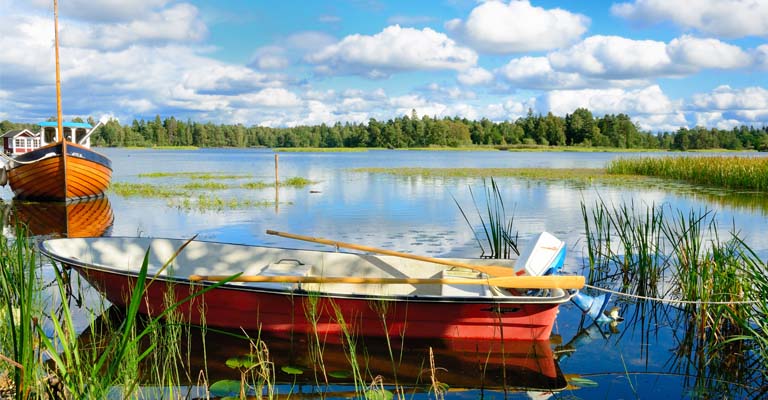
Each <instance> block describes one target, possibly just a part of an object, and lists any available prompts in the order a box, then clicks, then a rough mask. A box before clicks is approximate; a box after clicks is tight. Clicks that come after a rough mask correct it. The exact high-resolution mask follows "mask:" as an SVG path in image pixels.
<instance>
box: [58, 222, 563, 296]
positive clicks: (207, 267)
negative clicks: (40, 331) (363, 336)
mask: <svg viewBox="0 0 768 400" xmlns="http://www.w3.org/2000/svg"><path fill="white" fill-rule="evenodd" d="M184 243H185V241H184V240H180V239H152V238H114V237H110V238H83V239H77V240H75V239H69V240H66V241H57V240H50V241H47V242H46V246H47V250H50V251H49V253H53V254H58V255H66V258H68V259H69V260H70V261H74V262H75V263H81V264H83V265H84V266H89V267H91V268H93V267H96V268H99V269H105V270H111V271H115V270H117V269H119V271H120V272H121V273H128V274H138V271H139V269H140V267H141V264H142V260H143V258H144V255H145V252H146V251H147V249H150V258H149V271H148V273H149V275H150V276H152V275H156V274H158V272H159V271H160V270H161V267H162V266H163V265H164V264H165V263H166V261H167V260H169V259H171V258H172V256H173V254H174V253H175V252H176V250H177V249H178V248H180V247H181V246H182V245H183V244H184ZM60 261H65V260H60ZM455 261H460V262H465V263H470V264H474V265H502V266H509V268H513V267H514V260H488V259H455ZM240 272H242V275H243V276H248V275H261V276H316V277H367V278H419V279H429V278H438V279H439V278H478V279H481V278H483V274H481V273H479V272H476V271H472V270H468V269H462V268H455V267H446V266H444V265H439V264H434V263H430V262H424V261H416V260H409V259H404V258H400V257H394V256H382V255H370V254H357V253H344V252H327V251H317V250H298V249H284V248H273V247H261V246H245V245H237V244H225V243H214V242H203V241H193V242H190V243H189V244H188V245H187V246H186V248H184V250H183V251H182V252H181V253H180V254H179V255H178V256H177V258H176V259H175V260H174V261H173V263H172V264H171V265H169V266H168V267H167V268H166V269H164V270H162V271H160V273H159V276H165V277H168V278H172V279H176V280H186V279H187V277H189V276H190V275H193V274H197V275H225V276H228V275H234V274H237V273H240ZM227 285H229V286H238V287H249V288H254V289H262V288H263V289H272V290H275V289H276V290H283V291H298V292H317V293H325V294H333V295H367V296H381V297H411V298H413V297H420V298H430V297H441V298H444V297H451V298H457V297H466V298H475V299H483V298H496V299H498V298H500V297H501V298H503V297H515V298H516V299H519V300H524V299H525V298H528V297H530V298H531V301H536V302H542V301H545V302H546V301H547V299H550V300H553V299H557V298H561V297H564V296H565V295H566V293H565V291H563V290H560V289H554V290H551V291H539V292H538V293H536V295H535V296H519V295H518V294H517V293H515V292H509V291H507V290H505V289H501V288H497V287H494V286H489V285H487V284H483V283H482V280H480V281H479V283H478V284H477V285H448V284H417V285H411V284H357V283H355V284H352V283H319V284H318V283H303V284H297V283H264V282H259V283H253V282H231V283H228V284H227Z"/></svg>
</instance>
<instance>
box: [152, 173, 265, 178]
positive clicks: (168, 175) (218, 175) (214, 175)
mask: <svg viewBox="0 0 768 400" xmlns="http://www.w3.org/2000/svg"><path fill="white" fill-rule="evenodd" d="M250 177H251V175H236V174H223V173H211V172H148V173H145V174H139V178H189V179H201V180H210V179H244V178H250Z"/></svg>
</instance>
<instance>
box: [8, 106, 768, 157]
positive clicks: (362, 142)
mask: <svg viewBox="0 0 768 400" xmlns="http://www.w3.org/2000/svg"><path fill="white" fill-rule="evenodd" d="M73 121H76V122H83V121H82V120H81V119H75V120H73ZM88 122H91V123H94V121H93V120H92V119H91V118H89V119H88ZM23 127H30V128H31V127H33V125H27V124H14V123H11V122H8V121H2V122H0V131H1V132H6V131H8V130H11V129H19V128H23ZM91 144H92V145H94V146H104V147H126V146H198V147H380V148H408V147H429V146H448V147H459V146H471V145H491V146H501V147H503V146H521V147H525V146H537V145H538V146H583V147H591V146H600V147H617V148H647V149H668V150H696V149H714V148H722V149H731V150H741V149H756V150H762V151H768V128H766V127H760V128H755V127H751V126H739V127H736V128H733V129H730V130H723V129H716V128H709V129H708V128H703V127H695V128H691V129H689V128H680V129H678V130H677V131H676V132H661V133H652V132H648V131H643V130H641V129H640V128H639V127H638V126H637V125H636V124H635V123H633V122H632V120H631V119H630V118H629V116H627V115H625V114H616V115H613V114H608V115H604V116H602V117H594V116H593V115H592V112H591V111H589V110H587V109H585V108H579V109H576V110H575V111H574V112H573V113H572V114H567V115H566V116H565V117H564V118H563V117H557V116H554V115H552V113H549V114H547V115H540V114H539V115H534V114H533V112H532V111H529V112H528V115H527V116H525V117H523V118H518V119H517V120H515V121H503V122H493V121H490V120H488V119H485V118H483V119H481V120H480V121H470V120H468V119H466V118H458V117H454V118H450V117H444V118H434V117H429V116H426V115H425V116H421V117H419V116H418V115H417V113H416V111H415V110H414V111H412V113H411V115H410V116H403V117H399V118H394V119H390V120H387V121H377V120H376V119H373V118H372V119H370V120H369V121H368V123H344V124H342V123H336V124H333V125H326V124H321V125H313V126H296V127H292V128H269V127H262V126H252V127H246V126H243V125H241V124H237V125H222V124H213V123H210V122H208V123H200V122H192V121H189V120H188V121H181V120H177V119H176V118H174V117H167V118H165V119H162V118H161V117H160V116H159V115H158V116H157V117H155V119H154V120H148V121H146V120H143V119H142V120H134V121H133V122H132V123H131V124H130V125H121V124H120V123H119V122H117V121H114V120H112V121H109V122H107V123H106V124H105V125H104V126H102V127H101V128H99V129H98V130H97V131H96V132H94V134H93V135H92V136H91Z"/></svg>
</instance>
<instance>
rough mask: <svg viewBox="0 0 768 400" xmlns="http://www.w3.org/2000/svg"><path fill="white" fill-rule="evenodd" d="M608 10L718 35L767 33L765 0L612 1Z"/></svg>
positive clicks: (637, 18)
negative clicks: (614, 2) (612, 3)
mask: <svg viewBox="0 0 768 400" xmlns="http://www.w3.org/2000/svg"><path fill="white" fill-rule="evenodd" d="M611 12H612V13H613V14H614V15H617V16H620V17H624V18H627V19H630V20H634V21H638V22H641V23H644V24H657V23H661V22H665V21H669V22H672V23H675V24H677V25H679V26H681V27H683V28H686V29H691V28H692V29H696V30H699V31H700V32H702V33H706V34H712V35H717V36H724V37H732V38H735V37H743V36H766V35H768V2H766V1H765V0H635V1H634V2H627V3H617V4H614V5H613V6H612V7H611Z"/></svg>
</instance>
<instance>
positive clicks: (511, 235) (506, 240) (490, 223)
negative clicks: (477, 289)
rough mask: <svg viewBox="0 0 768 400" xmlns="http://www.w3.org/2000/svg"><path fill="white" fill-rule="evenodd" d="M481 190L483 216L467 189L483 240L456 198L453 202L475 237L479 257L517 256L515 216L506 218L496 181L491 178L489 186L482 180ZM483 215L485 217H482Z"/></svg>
mask: <svg viewBox="0 0 768 400" xmlns="http://www.w3.org/2000/svg"><path fill="white" fill-rule="evenodd" d="M483 189H484V194H485V214H483V213H482V212H480V208H479V206H478V205H477V199H476V198H475V193H474V192H473V191H472V188H471V187H470V188H469V193H470V195H471V197H472V203H473V205H474V207H475V211H476V212H477V216H478V218H479V219H480V226H481V227H482V233H483V234H484V236H485V240H481V239H480V236H479V235H478V232H477V231H476V230H475V228H474V225H473V224H472V222H470V220H469V217H468V216H467V213H465V212H464V209H463V208H462V207H461V204H459V202H458V200H456V198H455V197H454V198H453V201H454V202H455V203H456V206H457V207H458V208H459V211H460V212H461V215H462V216H463V217H464V220H465V221H466V222H467V224H468V225H469V228H470V229H471V230H472V234H473V235H474V236H475V240H476V241H477V244H478V246H480V250H481V252H482V254H481V257H484V258H495V259H499V258H510V257H511V256H512V253H514V254H515V255H519V254H520V251H519V250H518V248H517V243H518V232H516V231H515V230H514V221H515V215H514V212H512V215H511V216H510V217H509V218H507V210H506V208H505V206H504V198H503V196H502V194H501V190H500V189H499V186H498V185H497V184H496V181H495V180H494V179H493V178H491V180H490V186H489V184H488V183H487V182H486V181H485V180H483ZM483 215H485V217H483ZM483 243H485V245H487V246H488V252H489V254H486V246H485V245H483Z"/></svg>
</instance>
